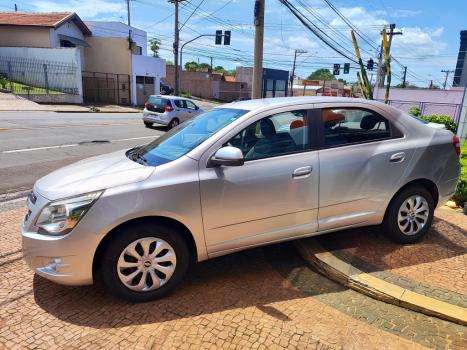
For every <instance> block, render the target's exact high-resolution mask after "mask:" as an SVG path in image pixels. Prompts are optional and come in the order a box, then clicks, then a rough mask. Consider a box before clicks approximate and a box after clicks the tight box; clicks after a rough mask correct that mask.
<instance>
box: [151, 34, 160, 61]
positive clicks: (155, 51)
mask: <svg viewBox="0 0 467 350" xmlns="http://www.w3.org/2000/svg"><path fill="white" fill-rule="evenodd" d="M160 46H161V41H160V39H157V38H152V39H149V47H150V49H151V51H152V56H153V57H159V48H160Z"/></svg>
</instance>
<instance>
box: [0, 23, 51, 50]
mask: <svg viewBox="0 0 467 350" xmlns="http://www.w3.org/2000/svg"><path fill="white" fill-rule="evenodd" d="M0 46H13V47H47V48H50V47H52V43H51V40H50V28H45V27H33V26H0Z"/></svg>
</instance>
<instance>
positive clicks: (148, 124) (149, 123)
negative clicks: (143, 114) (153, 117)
mask: <svg viewBox="0 0 467 350" xmlns="http://www.w3.org/2000/svg"><path fill="white" fill-rule="evenodd" d="M144 125H145V126H146V127H147V128H150V127H152V123H151V122H144Z"/></svg>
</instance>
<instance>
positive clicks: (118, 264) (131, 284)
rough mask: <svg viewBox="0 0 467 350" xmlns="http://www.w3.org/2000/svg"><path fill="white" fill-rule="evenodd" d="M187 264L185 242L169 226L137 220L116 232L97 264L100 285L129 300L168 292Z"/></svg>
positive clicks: (177, 282)
mask: <svg viewBox="0 0 467 350" xmlns="http://www.w3.org/2000/svg"><path fill="white" fill-rule="evenodd" d="M189 263H190V253H189V249H188V245H187V243H186V242H185V240H184V239H183V237H182V236H181V235H180V234H179V233H178V232H177V231H176V229H174V228H173V227H171V226H168V225H163V224H151V223H138V224H135V225H132V226H130V227H127V228H125V229H123V230H121V231H119V232H118V233H117V235H116V236H114V237H113V238H112V239H111V241H110V242H109V243H108V244H107V246H106V249H105V250H104V252H103V255H102V259H101V264H100V278H101V280H102V282H103V285H104V288H105V289H106V290H107V291H108V292H110V293H111V294H114V295H115V296H117V297H119V298H123V299H127V300H130V301H133V302H143V301H149V300H154V299H157V298H160V297H163V296H165V295H166V294H168V293H169V292H171V291H172V290H173V289H174V288H175V287H176V286H177V285H178V284H179V283H180V281H181V280H182V279H183V276H184V275H185V273H186V271H187V269H188V266H189Z"/></svg>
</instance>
